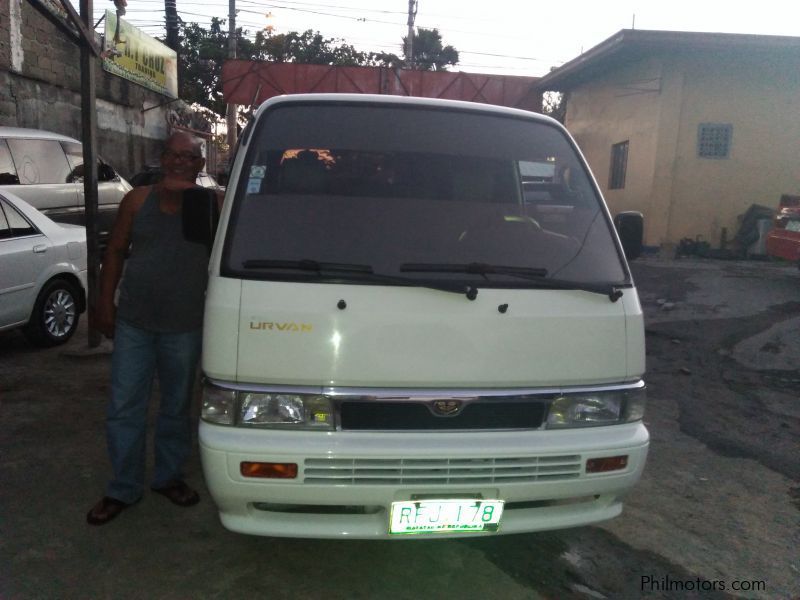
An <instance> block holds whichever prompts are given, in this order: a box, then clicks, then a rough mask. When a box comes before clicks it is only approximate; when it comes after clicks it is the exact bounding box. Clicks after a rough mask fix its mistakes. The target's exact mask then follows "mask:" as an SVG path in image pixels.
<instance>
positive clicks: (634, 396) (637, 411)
mask: <svg viewBox="0 0 800 600" xmlns="http://www.w3.org/2000/svg"><path fill="white" fill-rule="evenodd" d="M646 398H647V395H646V392H645V387H644V386H643V385H642V386H641V387H639V388H635V389H628V390H610V391H599V392H589V393H576V394H564V395H562V396H559V397H558V398H556V399H555V400H553V402H552V404H551V405H550V411H549V413H548V415H547V428H548V429H563V428H568V427H592V426H599V425H616V424H619V423H631V422H633V421H640V420H641V419H642V417H643V416H644V407H645V403H646Z"/></svg>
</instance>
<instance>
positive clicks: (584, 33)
mask: <svg viewBox="0 0 800 600" xmlns="http://www.w3.org/2000/svg"><path fill="white" fill-rule="evenodd" d="M72 1H73V4H76V5H77V4H78V0H72ZM127 1H128V9H127V14H126V15H125V17H123V18H124V19H126V20H127V21H128V22H129V23H131V24H132V25H135V26H136V27H139V28H140V29H143V30H144V31H145V32H146V33H148V34H150V35H152V36H159V37H160V36H163V32H164V28H163V23H164V2H163V0H127ZM176 5H177V9H178V15H179V16H180V17H181V18H182V19H183V20H184V21H186V22H197V23H199V24H201V25H207V24H208V23H209V22H210V15H216V16H219V17H224V18H226V19H227V16H228V6H229V4H228V0H206V1H202V0H176ZM744 7H747V8H744ZM236 8H237V11H238V15H237V26H240V27H243V28H244V29H246V30H248V31H249V34H250V36H251V37H252V36H253V35H254V34H255V32H256V31H258V30H259V29H263V28H264V27H266V26H267V25H269V26H272V27H273V28H274V31H275V33H288V32H290V31H305V30H307V29H312V30H314V31H319V32H320V33H321V34H322V35H323V36H324V37H326V38H337V39H339V40H342V41H344V42H346V43H349V44H352V45H353V46H355V47H356V48H357V49H358V50H362V51H376V52H377V51H383V52H394V53H396V54H398V55H399V54H401V48H400V44H401V39H402V37H403V36H404V35H406V32H407V30H408V27H407V18H408V0H276V1H275V2H268V1H261V0H236ZM106 9H110V10H114V4H113V2H112V0H107V1H104V0H95V1H94V12H95V21H97V20H99V19H100V17H101V16H102V15H103V13H104V11H105V10H106ZM415 24H416V26H417V27H424V28H429V29H432V28H437V29H438V30H439V32H440V33H441V34H442V39H443V41H444V43H445V44H446V45H452V46H454V47H455V48H456V49H457V50H458V51H459V53H460V61H459V64H458V65H457V66H456V67H454V68H452V69H451V70H456V71H469V72H479V73H493V74H501V75H524V76H531V77H540V76H542V75H545V74H547V73H548V72H549V71H550V70H551V69H552V68H554V67H558V66H561V65H562V64H564V63H565V62H568V61H570V60H572V59H573V58H576V57H577V56H578V55H580V54H581V52H584V51H586V50H589V49H590V48H592V47H593V46H596V45H597V44H599V43H600V42H602V41H603V40H605V39H607V38H608V37H610V36H612V35H613V34H614V33H616V32H617V31H619V30H620V29H630V28H635V29H663V30H670V31H707V32H721V33H750V34H762V35H788V36H800V2H798V1H797V0H761V1H760V2H758V3H756V4H745V3H741V2H734V1H730V0H729V1H728V2H721V1H716V0H715V1H709V0H694V1H689V0H669V1H668V0H661V1H659V2H653V1H652V0H650V1H645V0H606V1H605V2H601V1H599V0H571V1H570V0H568V1H566V2H556V1H552V0H551V1H550V2H548V3H542V2H534V1H533V0H527V1H520V0H491V1H487V2H474V1H469V0H460V1H459V0H418V10H417V16H416V23H415ZM100 27H101V28H102V25H101V26H100Z"/></svg>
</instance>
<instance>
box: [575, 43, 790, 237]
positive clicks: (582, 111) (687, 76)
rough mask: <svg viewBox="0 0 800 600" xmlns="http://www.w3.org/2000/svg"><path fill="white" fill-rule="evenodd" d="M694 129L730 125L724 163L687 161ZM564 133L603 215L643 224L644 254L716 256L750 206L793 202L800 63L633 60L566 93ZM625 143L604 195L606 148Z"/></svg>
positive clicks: (730, 56)
mask: <svg viewBox="0 0 800 600" xmlns="http://www.w3.org/2000/svg"><path fill="white" fill-rule="evenodd" d="M701 123H730V124H731V125H733V138H732V146H731V154H730V158H727V159H707V158H700V157H698V154H697V136H698V126H699V125H700V124H701ZM566 125H567V128H568V129H569V130H570V131H571V132H572V134H573V135H574V137H575V138H576V141H577V142H578V144H579V145H580V146H581V148H582V150H583V151H584V153H585V155H586V157H587V160H588V161H589V164H590V165H591V167H592V169H593V171H594V172H595V176H596V177H597V179H598V183H599V184H600V187H601V189H602V191H603V194H604V196H605V198H606V201H607V202H608V205H609V208H610V210H611V212H612V214H613V213H616V212H619V211H622V210H639V211H641V212H642V213H644V215H645V244H647V245H664V244H668V245H669V244H677V243H678V242H679V241H680V240H681V239H682V238H685V237H690V238H692V239H696V238H698V237H699V238H701V239H703V240H705V241H708V242H710V243H711V245H712V246H715V247H717V246H719V245H720V243H721V242H722V241H723V237H725V238H727V240H728V241H730V240H731V239H732V238H733V236H734V235H735V234H736V232H737V230H738V225H739V222H738V217H739V216H740V215H742V214H743V213H744V212H745V211H746V210H747V209H748V207H750V205H752V204H762V205H766V206H770V207H774V206H777V202H778V198H779V197H780V195H781V194H785V193H798V192H800V164H799V163H798V161H797V158H796V155H797V150H796V146H797V140H798V139H800V60H798V58H797V57H794V58H788V57H786V56H780V55H776V54H775V53H772V54H770V55H769V56H758V55H753V54H752V53H750V54H747V55H740V54H734V53H717V54H714V55H711V56H708V55H706V56H704V57H702V58H701V57H700V55H699V54H698V53H694V54H690V53H682V52H679V51H676V52H672V53H669V54H668V55H664V56H658V57H650V58H646V59H639V60H638V61H633V62H631V63H630V64H627V65H624V66H621V67H617V68H615V69H614V70H612V71H609V72H606V73H605V74H603V75H602V76H598V77H597V78H596V79H595V80H594V81H593V82H590V83H586V84H583V85H581V86H579V87H577V88H576V89H574V90H572V91H571V92H570V93H569V96H568V100H567V118H566ZM625 140H629V142H630V145H629V154H628V166H627V175H626V182H625V188H624V189H621V190H610V189H609V169H610V161H611V146H612V144H615V143H618V142H621V141H625Z"/></svg>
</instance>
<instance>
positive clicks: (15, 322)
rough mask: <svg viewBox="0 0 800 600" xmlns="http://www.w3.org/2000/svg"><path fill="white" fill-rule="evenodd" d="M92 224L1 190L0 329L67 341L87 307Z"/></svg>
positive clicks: (43, 340) (41, 340)
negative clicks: (55, 214)
mask: <svg viewBox="0 0 800 600" xmlns="http://www.w3.org/2000/svg"><path fill="white" fill-rule="evenodd" d="M86 268H87V263H86V229H85V228H84V227H81V226H79V225H67V224H59V223H55V222H53V221H52V220H50V219H49V218H48V217H46V216H44V215H43V214H42V213H40V212H39V211H38V210H36V209H35V208H33V207H32V206H31V205H30V204H28V203H27V202H25V201H24V200H22V199H21V198H19V197H18V196H16V195H14V194H12V193H10V192H2V193H0V331H4V330H6V329H14V328H22V331H23V332H24V333H25V335H26V337H27V338H28V339H29V340H30V341H31V342H32V343H34V344H36V345H38V346H55V345H58V344H63V343H64V342H66V341H67V340H69V338H70V337H72V334H74V333H75V330H76V329H77V327H78V321H79V319H80V315H81V313H82V312H83V311H84V310H85V309H86V289H87V286H86Z"/></svg>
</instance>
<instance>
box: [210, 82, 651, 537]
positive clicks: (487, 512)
mask: <svg viewBox="0 0 800 600" xmlns="http://www.w3.org/2000/svg"><path fill="white" fill-rule="evenodd" d="M637 219H638V223H637ZM619 224H620V231H626V232H630V231H637V230H638V236H639V238H638V241H637V240H636V239H635V235H633V236H632V235H631V234H630V233H626V234H625V237H626V240H624V241H625V242H626V247H627V248H629V249H630V250H629V251H630V252H632V253H635V252H636V250H637V247H638V248H639V249H640V247H641V215H638V217H637V216H636V215H623V216H622V217H621V218H620V222H619ZM644 355H645V351H644V330H643V322H642V310H641V307H640V304H639V300H638V297H637V294H636V289H635V287H634V284H633V281H632V279H631V274H630V271H629V269H628V266H627V263H626V260H625V256H624V254H623V246H622V244H621V243H620V239H619V237H618V235H617V233H616V232H615V229H614V225H613V223H612V219H611V217H610V215H609V214H608V210H607V208H606V206H605V204H604V202H603V199H602V197H601V195H600V192H599V190H598V187H597V184H596V183H595V181H594V180H593V178H592V175H591V174H590V172H589V168H588V166H587V165H586V162H585V160H584V159H583V158H582V156H581V154H580V152H579V150H578V148H577V147H576V145H575V143H574V142H573V141H572V139H571V138H570V136H569V135H568V133H567V132H566V130H565V129H564V128H563V127H562V126H561V125H560V124H558V123H557V122H556V121H554V120H552V119H549V118H547V117H544V116H542V115H538V114H533V113H529V112H525V111H520V110H515V109H510V108H501V107H496V106H487V105H482V104H475V103H467V102H454V101H441V100H429V99H421V98H400V97H393V96H368V95H340V94H336V95H296V96H286V97H280V98H274V99H272V100H270V101H268V102H266V103H265V104H264V105H262V106H261V107H260V108H259V109H258V110H257V112H256V113H255V117H254V120H253V122H252V123H251V125H250V126H249V128H248V129H247V130H246V131H245V132H244V134H243V136H242V139H241V140H240V147H239V150H238V152H237V154H236V158H235V161H234V165H233V169H232V173H231V180H230V183H229V186H228V189H227V197H226V202H225V207H224V209H223V213H222V216H221V222H220V226H219V232H218V235H217V238H216V242H215V244H214V247H213V251H212V255H211V265H210V280H209V286H208V292H207V299H206V313H205V333H204V349H203V361H202V365H203V371H204V375H205V379H204V389H203V407H202V420H201V424H200V431H199V439H200V448H201V456H202V463H203V470H204V474H205V479H206V483H207V485H208V488H209V491H210V493H211V495H212V497H213V499H214V501H215V502H216V504H217V506H218V507H219V512H220V517H221V520H222V523H223V525H224V526H225V527H227V528H228V529H230V530H233V531H237V532H242V533H249V534H258V535H268V536H292V537H315V538H325V537H339V538H398V537H399V538H403V537H425V536H428V537H446V536H455V535H458V536H463V535H491V534H506V533H519V532H529V531H536V530H544V529H555V528H562V527H573V526H577V525H586V524H588V523H594V522H596V521H601V520H604V519H609V518H611V517H615V516H617V515H619V514H620V512H621V510H622V497H623V495H624V494H625V492H627V491H628V490H629V489H630V488H631V487H632V486H633V485H634V484H635V483H636V481H637V480H638V479H639V477H640V475H641V473H642V469H643V468H644V464H645V458H646V455H647V449H648V443H649V442H648V440H649V436H648V432H647V430H646V428H645V426H644V425H643V423H642V415H643V411H644V404H645V386H644V382H643V379H642V377H643V374H644V370H645V361H644Z"/></svg>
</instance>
